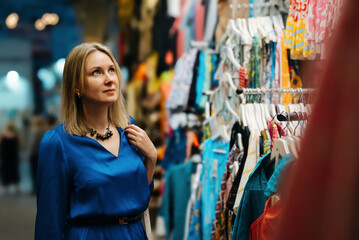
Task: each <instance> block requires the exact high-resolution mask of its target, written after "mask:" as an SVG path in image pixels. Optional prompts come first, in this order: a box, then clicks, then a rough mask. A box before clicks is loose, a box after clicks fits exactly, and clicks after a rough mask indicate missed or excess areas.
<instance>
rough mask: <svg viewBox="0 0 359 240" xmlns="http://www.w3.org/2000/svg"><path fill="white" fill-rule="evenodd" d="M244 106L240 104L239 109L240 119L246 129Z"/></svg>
mask: <svg viewBox="0 0 359 240" xmlns="http://www.w3.org/2000/svg"><path fill="white" fill-rule="evenodd" d="M245 105H246V104H241V105H240V109H241V114H240V116H241V117H242V118H241V119H242V123H243V126H245V127H247V126H248V123H247V113H246V107H245Z"/></svg>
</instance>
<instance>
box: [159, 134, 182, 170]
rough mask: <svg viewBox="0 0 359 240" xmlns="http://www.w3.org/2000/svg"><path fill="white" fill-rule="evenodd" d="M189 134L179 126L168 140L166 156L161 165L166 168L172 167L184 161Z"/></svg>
mask: <svg viewBox="0 0 359 240" xmlns="http://www.w3.org/2000/svg"><path fill="white" fill-rule="evenodd" d="M186 143H187V136H186V133H185V131H184V129H183V128H182V127H179V128H177V130H176V131H175V132H174V133H173V135H172V136H171V138H170V139H169V141H168V145H167V148H166V152H165V157H164V159H163V160H162V162H161V163H160V165H161V166H162V167H163V168H164V169H165V170H167V169H170V168H171V167H172V166H174V165H178V164H181V163H183V161H184V159H185V158H186V151H184V149H186Z"/></svg>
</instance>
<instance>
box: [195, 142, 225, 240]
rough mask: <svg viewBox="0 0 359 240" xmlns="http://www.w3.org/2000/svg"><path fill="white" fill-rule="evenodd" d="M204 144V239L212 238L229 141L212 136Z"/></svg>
mask: <svg viewBox="0 0 359 240" xmlns="http://www.w3.org/2000/svg"><path fill="white" fill-rule="evenodd" d="M204 144H205V150H204V152H203V157H202V159H203V169H202V174H203V178H202V229H203V230H202V231H203V239H210V238H211V234H212V223H213V219H214V215H215V207H216V202H217V198H218V194H219V191H220V188H221V180H222V176H223V173H224V170H225V168H226V162H227V159H228V155H229V150H228V149H229V142H222V141H221V140H219V139H216V140H212V139H211V138H210V139H208V140H206V141H205V143H204ZM214 149H221V150H224V151H225V153H217V152H214V151H213V150H214Z"/></svg>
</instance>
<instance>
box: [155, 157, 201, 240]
mask: <svg viewBox="0 0 359 240" xmlns="http://www.w3.org/2000/svg"><path fill="white" fill-rule="evenodd" d="M194 164H195V163H192V161H189V162H188V163H183V164H180V165H177V166H173V167H172V168H171V169H170V170H169V171H168V172H167V173H166V188H165V193H164V195H163V199H162V205H161V208H160V211H159V213H158V214H159V215H161V216H163V219H164V221H165V223H166V236H167V239H172V240H183V234H184V230H185V222H186V211H187V204H188V200H189V197H190V195H191V174H192V167H193V165H194ZM170 236H172V238H170Z"/></svg>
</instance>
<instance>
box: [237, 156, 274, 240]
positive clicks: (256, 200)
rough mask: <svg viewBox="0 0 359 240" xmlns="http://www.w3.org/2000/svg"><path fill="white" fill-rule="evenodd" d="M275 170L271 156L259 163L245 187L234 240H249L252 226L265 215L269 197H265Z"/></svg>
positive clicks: (263, 158)
mask: <svg viewBox="0 0 359 240" xmlns="http://www.w3.org/2000/svg"><path fill="white" fill-rule="evenodd" d="M273 170H274V161H271V159H270V154H266V155H264V156H263V157H262V158H261V159H260V160H259V161H258V163H257V165H256V167H255V170H254V171H253V173H252V174H251V176H250V178H249V179H248V182H247V184H246V186H245V189H244V193H243V197H242V199H241V203H240V205H239V208H238V212H237V215H236V219H235V222H234V225H233V233H232V239H233V240H239V239H241V240H248V239H249V229H250V226H251V224H252V223H253V222H254V221H255V220H256V219H258V217H259V216H260V215H262V214H263V211H264V206H265V203H266V201H267V200H268V197H267V196H265V195H264V191H265V189H266V187H267V183H268V179H269V178H270V176H271V174H272V173H273Z"/></svg>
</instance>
